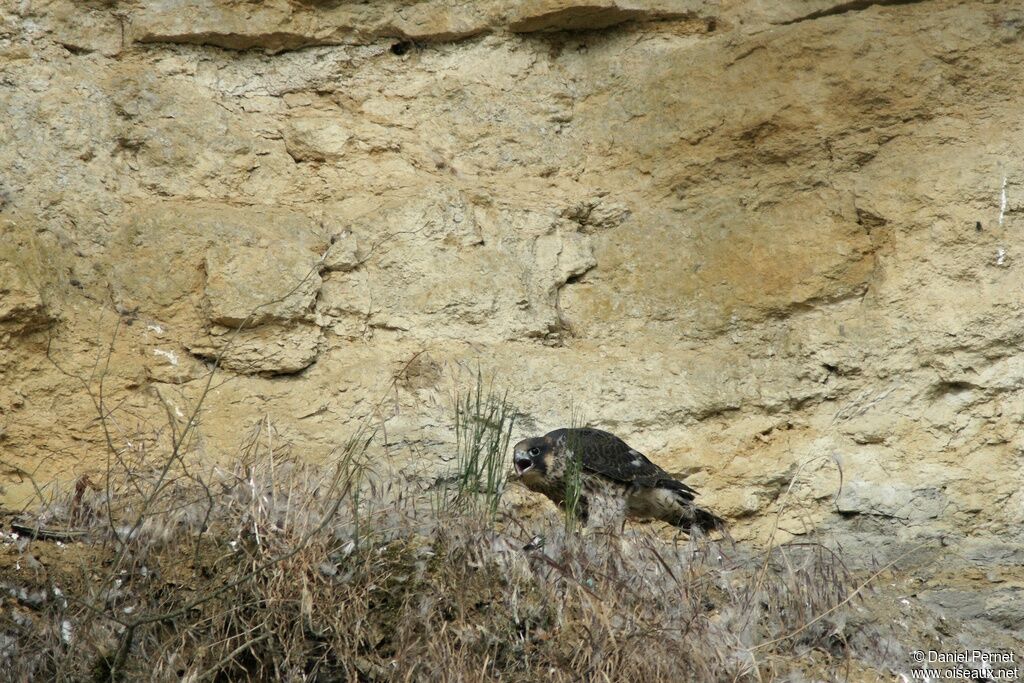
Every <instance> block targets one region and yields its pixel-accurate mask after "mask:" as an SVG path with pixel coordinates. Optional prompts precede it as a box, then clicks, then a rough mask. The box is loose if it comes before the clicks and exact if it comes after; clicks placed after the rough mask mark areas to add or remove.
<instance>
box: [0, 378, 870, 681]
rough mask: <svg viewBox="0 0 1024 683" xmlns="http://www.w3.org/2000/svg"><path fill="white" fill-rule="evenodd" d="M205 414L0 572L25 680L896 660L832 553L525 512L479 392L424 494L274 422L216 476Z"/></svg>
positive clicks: (698, 669)
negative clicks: (294, 445) (298, 450)
mask: <svg viewBox="0 0 1024 683" xmlns="http://www.w3.org/2000/svg"><path fill="white" fill-rule="evenodd" d="M204 398H205V395H204ZM97 405H99V406H100V407H102V401H98V403H97ZM200 408H201V403H200V405H199V406H197V408H196V410H195V411H194V412H193V414H192V416H191V417H190V418H189V419H188V420H187V422H186V424H185V426H184V427H181V428H174V429H171V430H169V432H168V433H166V434H164V435H162V436H161V435H152V434H150V435H145V434H135V435H132V436H131V438H121V441H123V445H118V444H117V443H115V441H114V438H113V437H111V438H110V439H108V446H109V448H110V458H109V463H108V466H107V468H106V471H105V473H104V476H103V477H102V479H100V478H97V479H98V480H90V479H88V478H86V477H83V478H81V479H79V480H78V481H77V482H76V483H75V485H74V486H71V487H67V488H66V489H63V490H56V489H54V488H46V487H42V486H40V487H38V488H37V495H38V500H37V503H38V504H37V505H36V506H35V508H34V509H32V510H26V511H24V512H22V513H21V514H20V515H19V516H17V518H16V519H15V521H14V523H13V524H12V526H11V529H12V531H11V532H10V533H8V534H6V535H5V537H4V541H3V544H2V554H0V562H2V565H0V569H2V571H0V590H2V592H3V593H2V594H3V595H4V596H5V598H4V599H5V600H6V603H7V605H8V608H7V609H5V610H3V611H2V612H0V667H2V670H3V671H4V672H5V673H6V674H7V675H9V676H10V677H11V679H12V680H18V681H21V680H24V681H30V680H50V681H83V680H92V681H117V680H152V681H171V680H185V681H205V680H212V681H228V680H230V681H236V680H253V681H264V680H265V681H278V680H281V681H350V680H351V681H384V680H453V681H472V680H493V679H496V678H501V679H503V680H510V681H517V680H520V681H532V680H537V679H538V678H539V677H543V678H545V679H547V680H554V681H563V680H564V681H578V680H606V681H618V680H688V681H726V680H729V681H736V680H750V681H763V680H772V679H776V678H779V677H781V676H791V675H798V674H800V675H802V674H805V673H809V675H812V676H814V677H818V678H821V677H826V678H841V677H845V676H846V675H847V674H848V672H849V670H850V668H851V667H862V666H864V665H875V666H877V665H878V664H879V663H881V662H882V661H884V660H885V659H886V656H887V655H886V652H885V650H884V647H883V646H884V644H885V643H886V642H888V641H886V640H885V639H883V638H881V637H879V636H878V635H877V634H876V632H875V631H874V630H873V629H872V628H871V627H869V626H868V624H866V623H865V620H864V619H863V618H861V617H860V616H859V614H860V612H859V611H858V609H857V605H856V603H857V600H858V596H859V594H860V593H861V591H862V589H863V585H856V583H855V582H854V580H853V578H852V577H851V576H850V575H849V574H848V573H847V571H846V569H845V567H844V564H843V562H842V560H841V558H840V557H839V555H837V554H836V553H835V552H833V551H831V550H829V549H827V548H826V547H825V546H824V545H822V544H818V543H806V544H803V545H789V546H786V547H777V548H772V549H770V550H768V551H766V552H751V551H748V550H745V549H743V548H741V547H738V546H737V545H735V544H733V543H732V542H730V541H728V540H715V539H709V538H703V537H693V538H687V537H683V536H676V537H674V538H665V537H661V536H658V535H657V533H656V531H655V530H654V529H653V528H651V527H632V526H631V527H627V528H626V529H624V530H623V531H622V533H616V534H607V533H603V532H601V533H598V532H596V531H594V530H592V529H581V528H579V526H578V525H576V524H570V523H567V520H566V519H564V518H562V517H559V516H557V515H551V516H549V517H548V518H545V519H542V520H540V521H536V520H535V521H527V520H524V519H522V518H519V517H517V516H516V515H514V514H513V512H512V508H510V507H509V506H508V505H507V504H506V503H504V501H503V500H502V493H503V491H504V488H505V486H506V481H505V475H504V472H505V468H506V466H507V463H506V458H507V449H508V440H509V435H510V429H511V421H512V419H513V418H514V416H515V411H514V410H513V409H512V408H511V407H510V406H509V405H508V403H507V402H506V400H505V398H504V397H499V396H498V395H497V394H495V393H493V392H490V391H485V390H484V386H483V383H482V380H481V379H480V378H479V377H478V378H477V382H476V386H475V387H474V388H473V389H471V390H470V391H469V392H467V393H465V394H461V395H459V396H458V397H457V399H456V410H455V414H456V420H455V429H454V431H455V433H456V435H457V438H456V445H455V448H456V451H457V452H456V453H455V454H454V458H453V459H452V463H453V466H452V471H451V472H449V473H448V476H442V477H440V478H438V479H437V480H436V481H434V482H433V484H432V486H429V487H426V488H425V487H423V486H422V485H421V483H422V482H416V481H408V480H405V481H403V480H402V479H401V478H400V477H396V476H395V475H394V473H392V472H386V471H383V469H381V466H380V465H379V464H378V465H377V466H373V467H372V466H371V462H372V459H371V458H369V457H368V455H367V452H368V448H369V447H370V445H371V443H372V442H373V438H374V434H372V433H369V432H366V433H358V434H356V435H354V436H353V438H352V439H351V440H349V441H348V443H346V444H344V445H343V446H341V447H339V448H338V450H337V451H336V452H335V453H334V454H332V456H331V457H330V458H328V459H327V461H326V462H327V463H329V464H326V465H314V464H310V463H308V462H306V461H305V460H304V459H299V458H296V457H293V456H292V455H291V454H290V453H289V451H288V449H287V447H285V446H283V445H282V440H281V438H280V436H279V435H277V433H276V430H275V429H274V426H273V424H272V423H271V421H270V420H269V419H262V420H260V421H259V422H258V423H257V424H256V425H255V426H254V428H253V430H252V432H251V433H250V434H249V435H248V436H247V438H246V439H245V441H244V443H243V444H242V446H241V448H240V452H239V454H238V455H237V457H235V458H233V459H232V461H233V462H234V463H236V464H235V465H234V466H233V467H232V468H228V469H225V468H222V467H218V466H210V465H204V464H203V460H202V458H200V456H199V454H198V452H197V451H198V449H196V448H194V447H193V446H194V444H195V438H194V436H195V425H196V424H197V423H198V414H199V409H200ZM100 414H101V416H103V417H102V419H104V420H106V419H110V415H111V414H112V411H104V410H101V411H100ZM108 433H110V432H108Z"/></svg>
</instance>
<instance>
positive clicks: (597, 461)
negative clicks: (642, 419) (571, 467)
mask: <svg viewBox="0 0 1024 683" xmlns="http://www.w3.org/2000/svg"><path fill="white" fill-rule="evenodd" d="M547 436H548V437H550V438H552V439H554V440H556V441H557V440H559V439H561V438H563V437H564V438H565V447H566V449H567V450H570V451H572V452H574V453H582V454H583V463H582V464H583V469H584V470H587V471H590V472H594V473H596V474H600V475H602V476H605V477H608V478H609V479H612V480H613V481H618V482H622V483H623V484H636V485H639V486H644V487H650V488H668V489H673V490H676V491H679V492H680V493H682V494H684V495H687V494H688V497H689V499H690V500H692V499H693V496H694V495H695V494H696V493H697V492H696V491H694V490H693V489H692V488H690V487H689V486H687V485H686V484H684V483H683V482H681V481H679V480H677V479H673V478H672V476H671V475H670V474H669V473H668V472H666V471H665V470H663V469H661V468H660V467H658V466H657V465H655V464H654V463H653V462H651V461H650V460H648V459H647V456H646V455H644V454H643V453H641V452H640V451H638V450H636V449H634V448H630V447H629V444H627V443H626V442H625V441H623V440H622V439H620V438H619V437H617V436H615V435H614V434H609V433H608V432H605V431H601V430H600V429H591V428H589V427H587V428H582V429H556V430H555V431H553V432H551V433H549V434H548V435H547Z"/></svg>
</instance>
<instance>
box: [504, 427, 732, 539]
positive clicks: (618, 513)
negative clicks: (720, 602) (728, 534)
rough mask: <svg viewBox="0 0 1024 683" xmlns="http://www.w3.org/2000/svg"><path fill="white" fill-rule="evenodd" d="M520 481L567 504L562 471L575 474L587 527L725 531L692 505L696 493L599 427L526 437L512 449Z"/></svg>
mask: <svg viewBox="0 0 1024 683" xmlns="http://www.w3.org/2000/svg"><path fill="white" fill-rule="evenodd" d="M512 458H513V464H514V466H515V470H516V474H517V475H519V479H520V481H522V482H523V484H525V485H526V487H527V488H529V489H530V490H532V491H536V492H538V493H543V494H544V495H545V496H547V497H548V498H550V499H551V500H552V501H554V503H555V504H556V505H558V506H559V507H564V504H565V501H566V491H567V488H566V486H567V483H569V482H567V481H566V479H567V477H566V473H567V472H571V471H572V469H573V466H574V463H576V466H577V467H578V471H579V501H578V503H577V512H578V514H579V516H580V517H581V518H582V519H583V520H584V522H586V523H587V524H588V525H589V524H593V523H594V518H595V517H599V518H601V519H602V521H603V523H605V524H608V523H613V524H614V523H618V524H619V525H620V526H621V524H622V521H624V519H625V517H627V516H628V517H633V518H637V519H660V520H662V521H663V522H667V523H669V524H671V525H673V526H677V527H679V528H680V529H682V530H683V531H685V532H687V533H690V530H691V529H692V528H694V527H696V528H698V529H700V530H702V531H705V532H707V531H711V530H719V531H724V530H725V522H724V521H723V520H722V519H721V518H720V517H718V516H717V515H714V514H712V513H710V512H708V511H707V510H703V509H701V508H699V507H697V506H696V505H694V504H693V499H694V496H696V495H697V492H696V491H694V490H693V489H692V488H690V487H689V486H687V485H686V484H684V483H683V482H681V481H679V480H678V479H675V478H674V477H672V475H670V474H669V473H668V472H666V471H665V470H663V469H661V468H660V467H658V466H657V465H655V464H654V463H653V462H651V461H650V460H648V459H647V457H646V456H645V455H644V454H643V453H640V452H639V451H637V450H635V449H633V448H630V447H629V445H628V444H626V442H625V441H623V440H622V439H620V438H619V437H617V436H615V435H614V434H609V433H608V432H604V431H601V430H600V429H590V428H584V429H556V430H555V431H553V432H549V433H548V434H545V435H544V436H538V437H534V438H531V439H525V440H523V441H520V442H519V443H517V444H516V445H515V448H514V449H513V455H512Z"/></svg>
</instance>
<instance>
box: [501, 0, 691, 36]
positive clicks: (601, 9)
mask: <svg viewBox="0 0 1024 683" xmlns="http://www.w3.org/2000/svg"><path fill="white" fill-rule="evenodd" d="M698 7H700V3H694V2H692V1H691V0H653V1H652V0H591V1H587V2H581V1H580V0H526V1H525V2H522V3H518V6H517V8H516V10H515V11H514V14H513V17H512V22H511V23H510V24H509V29H510V30H512V31H516V32H520V33H531V32H533V31H586V30H595V29H603V28H608V27H610V26H615V25H617V24H622V23H624V22H627V21H652V20H655V19H675V18H680V17H684V16H687V15H689V14H691V13H692V12H693V11H694V9H696V8H698Z"/></svg>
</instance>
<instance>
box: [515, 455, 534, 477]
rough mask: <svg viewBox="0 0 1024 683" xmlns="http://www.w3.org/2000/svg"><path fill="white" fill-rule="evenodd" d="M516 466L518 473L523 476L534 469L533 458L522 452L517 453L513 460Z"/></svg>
mask: <svg viewBox="0 0 1024 683" xmlns="http://www.w3.org/2000/svg"><path fill="white" fill-rule="evenodd" d="M512 462H513V463H514V464H515V466H516V474H518V475H519V476H520V477H521V476H523V475H524V474H525V473H526V472H527V471H528V470H531V469H533V460H531V459H530V457H529V456H528V455H523V454H522V453H516V455H515V458H514V459H513V461H512Z"/></svg>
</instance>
